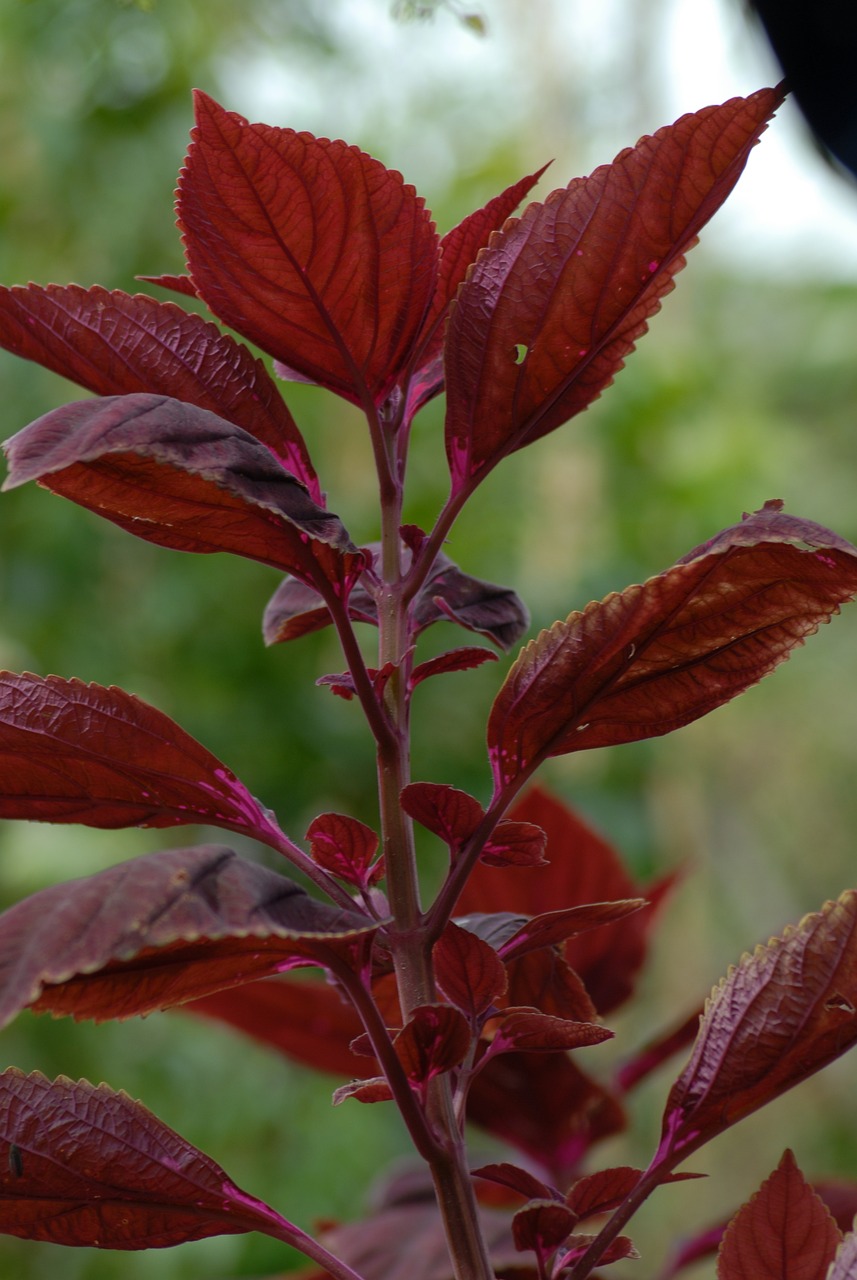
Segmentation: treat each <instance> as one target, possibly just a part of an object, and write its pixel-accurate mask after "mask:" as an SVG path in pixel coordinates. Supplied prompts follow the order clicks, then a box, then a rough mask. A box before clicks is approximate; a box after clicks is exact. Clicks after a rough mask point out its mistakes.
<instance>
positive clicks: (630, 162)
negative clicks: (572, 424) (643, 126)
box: [446, 89, 783, 491]
mask: <svg viewBox="0 0 857 1280" xmlns="http://www.w3.org/2000/svg"><path fill="white" fill-rule="evenodd" d="M782 97H783V94H782V93H781V92H780V91H779V90H776V89H764V90H761V91H760V92H759V93H756V94H754V95H753V96H752V97H750V98H747V99H741V98H733V99H732V100H731V101H730V102H727V103H725V104H724V105H723V106H720V107H708V108H706V109H705V110H703V111H699V112H697V113H696V114H694V115H686V116H683V117H682V118H681V119H680V120H679V121H677V122H676V123H675V124H673V125H668V126H667V127H665V128H663V129H660V130H659V131H658V132H657V133H656V134H654V135H653V136H652V137H648V138H643V139H641V141H640V142H639V143H638V144H637V146H636V147H633V148H629V149H627V150H625V151H623V152H622V153H621V154H620V155H619V156H617V157H616V159H615V160H614V162H613V163H612V164H610V165H603V166H602V167H601V168H599V169H596V171H595V172H594V173H593V174H592V175H591V177H589V178H578V179H575V180H574V181H573V182H571V183H570V184H569V186H568V187H567V188H565V189H561V190H559V191H555V192H553V193H552V194H551V195H550V196H549V197H548V199H547V200H546V201H545V202H544V204H532V205H530V206H529V208H528V209H527V210H526V211H525V213H524V214H523V216H522V217H521V218H519V219H516V220H513V221H510V222H509V223H507V224H506V227H505V228H504V229H503V231H502V232H499V233H498V234H497V235H496V236H494V237H493V238H492V240H491V244H490V246H489V248H487V249H485V250H483V251H482V253H481V254H480V256H479V259H478V261H477V262H476V264H475V266H474V267H473V268H472V269H471V270H470V271H469V273H468V276H467V281H466V283H465V284H464V285H463V286H462V288H461V291H460V293H459V295H458V298H457V300H456V302H455V305H454V306H453V309H452V312H451V316H450V322H449V327H448V329H447V342H446V386H447V425H446V448H447V457H448V459H449V466H450V471H451V474H452V483H453V490H454V491H458V490H460V489H462V488H470V487H472V486H473V484H474V483H476V482H477V480H478V479H479V478H481V477H482V476H483V475H484V474H486V473H487V471H488V470H490V468H491V467H493V466H494V465H495V464H496V463H497V462H498V461H499V460H500V459H501V458H502V457H503V456H504V455H506V454H508V453H511V452H512V451H513V450H515V449H520V448H522V447H523V446H524V445H526V444H529V443H530V442H531V441H533V440H537V439H538V438H539V437H540V436H543V435H545V434H546V433H547V432H549V431H553V430H554V429H555V428H556V427H558V426H560V425H561V424H562V423H563V422H566V421H567V420H568V419H569V418H571V417H572V416H573V415H574V414H576V413H580V412H581V410H583V409H585V408H586V407H587V406H588V405H589V404H590V403H591V402H592V401H593V400H594V399H595V398H596V397H597V396H598V395H600V393H601V392H602V391H603V390H604V388H605V387H606V386H608V385H609V384H610V382H611V381H612V380H613V378H614V376H615V375H616V373H617V372H618V371H619V369H621V367H622V365H623V363H624V361H625V359H626V357H627V356H628V355H629V354H630V352H631V351H632V350H633V349H634V345H635V343H636V342H637V340H638V339H639V338H640V337H641V336H642V335H643V334H644V333H645V331H646V328H647V321H648V319H649V318H650V317H651V316H652V315H654V314H655V312H657V311H658V310H659V308H660V303H661V299H662V298H663V297H664V295H665V294H667V293H668V292H669V291H670V290H671V289H672V287H673V276H674V275H675V274H676V272H677V271H679V270H680V269H681V267H682V266H683V265H684V258H683V254H684V253H685V252H686V251H687V250H688V249H689V248H691V247H692V245H693V244H694V243H695V240H696V236H697V233H698V232H699V230H700V229H701V228H702V226H704V224H705V223H706V222H707V221H708V219H709V218H710V217H711V215H712V214H713V213H715V212H716V210H717V209H718V208H719V207H720V205H721V204H722V203H723V201H724V200H725V199H726V197H727V196H728V194H729V192H730V191H731V190H732V188H733V186H734V185H735V183H736V181H737V180H738V177H739V175H740V173H741V170H742V169H743V167H744V164H745V162H746V159H747V156H748V153H749V151H750V150H751V148H752V147H753V145H754V144H755V143H756V141H757V140H758V138H759V136H760V134H761V133H762V132H763V130H764V129H765V126H766V121H767V120H768V119H769V118H770V116H771V115H772V114H773V112H774V111H775V110H776V108H777V106H779V104H780V102H781V101H782Z"/></svg>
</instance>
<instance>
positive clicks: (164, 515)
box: [3, 394, 362, 581]
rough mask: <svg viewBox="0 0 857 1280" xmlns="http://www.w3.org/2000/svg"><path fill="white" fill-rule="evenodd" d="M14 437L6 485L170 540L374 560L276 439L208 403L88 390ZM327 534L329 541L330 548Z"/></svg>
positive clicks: (288, 558) (279, 556)
mask: <svg viewBox="0 0 857 1280" xmlns="http://www.w3.org/2000/svg"><path fill="white" fill-rule="evenodd" d="M4 448H5V450H6V453H7V456H8V460H9V465H10V474H9V476H8V477H7V479H6V481H5V483H4V485H3V488H4V489H11V488H14V487H15V486H17V485H20V484H24V483H25V482H26V481H28V480H38V481H39V483H40V484H41V485H43V486H44V487H45V488H47V489H50V490H51V491H52V492H53V493H59V494H61V495H62V496H63V497H66V498H71V499H72V500H73V501H75V502H77V503H79V504H80V505H81V506H83V507H87V508H88V509H89V510H91V511H95V512H96V513H97V514H98V515H101V516H104V517H106V518H107V519H108V520H112V521H113V522H114V523H115V524H118V525H119V526H120V527H121V528H123V529H127V530H128V531H129V532H131V533H135V534H137V536H138V537H141V538H145V539H146V540H147V541H149V542H154V543H157V544H158V545H159V546H165V547H172V548H174V549H175V550H178V551H196V552H212V551H231V552H234V553H235V554H236V555H242V556H247V557H248V558H250V559H251V560H260V561H261V562H262V563H263V564H270V565H273V566H274V567H275V568H279V569H285V570H287V571H288V572H291V573H295V574H297V575H299V576H301V577H304V578H306V577H309V578H310V580H317V579H318V574H319V571H320V570H321V571H323V573H324V577H325V578H329V579H331V580H333V581H335V580H336V579H337V578H339V579H340V580H344V579H345V577H346V576H347V575H348V574H351V573H354V572H355V571H356V570H358V569H359V568H360V567H361V566H362V558H361V557H360V556H359V555H357V554H355V555H351V556H343V555H342V552H344V551H348V550H349V549H352V548H351V544H350V542H349V539H348V534H347V533H346V531H345V529H344V528H343V526H342V524H341V523H340V521H339V519H338V518H337V517H336V516H335V515H333V514H332V513H331V512H329V511H325V510H324V509H323V508H321V507H318V506H316V504H315V503H314V502H313V500H312V499H311V498H310V496H309V494H308V493H307V491H306V489H305V488H304V486H303V485H302V484H301V483H300V482H299V481H298V480H296V479H295V478H294V476H292V475H291V474H289V472H287V471H284V470H283V469H282V467H281V466H280V465H279V463H278V462H277V460H276V458H274V456H273V455H272V453H271V452H270V450H269V449H268V448H267V447H266V446H265V445H263V444H261V443H260V442H259V441H258V440H256V439H254V438H253V437H252V436H251V435H249V434H248V433H247V432H246V431H244V430H243V429H242V428H241V427H236V426H235V425H234V424H232V423H230V422H226V420H225V419H223V418H220V417H218V416H217V415H216V414H213V413H210V412H209V411H208V410H207V409H198V408H196V407H195V406H194V405H188V404H183V403H181V401H179V400H172V399H170V398H169V397H167V396H155V395H142V394H140V395H127V396H108V397H106V398H104V399H95V400H83V401H78V402H77V403H74V404H69V405H65V406H63V407H62V408H61V409H55V410H53V411H52V412H51V413H47V414H45V415H44V417H42V418H39V419H37V421H36V422H33V423H31V424H30V425H29V426H28V427H25V428H24V430H23V431H19V432H18V434H17V435H16V436H13V437H12V439H11V440H9V441H7V442H6V444H5V446H4ZM316 540H318V541H320V542H321V543H322V544H329V545H325V547H324V551H325V552H326V555H325V556H323V557H322V558H316V556H315V555H314V552H313V544H314V542H315V541H316ZM352 550H353V549H352ZM334 567H335V568H336V570H337V572H336V573H334Z"/></svg>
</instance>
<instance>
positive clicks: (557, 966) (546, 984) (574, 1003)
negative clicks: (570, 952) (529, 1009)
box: [506, 947, 598, 1022]
mask: <svg viewBox="0 0 857 1280" xmlns="http://www.w3.org/2000/svg"><path fill="white" fill-rule="evenodd" d="M506 968H507V973H508V978H509V989H508V1001H507V1003H508V1004H510V1005H532V1006H534V1007H535V1008H536V1009H538V1010H539V1011H540V1012H541V1013H547V1014H550V1015H551V1017H554V1018H566V1019H570V1020H571V1021H573V1022H594V1021H595V1019H596V1017H597V1016H598V1015H597V1011H596V1009H595V1005H594V1004H593V1003H592V1000H591V999H590V997H589V993H588V991H587V990H586V987H585V986H584V985H583V983H582V982H581V980H580V978H579V976H578V975H577V974H576V973H575V971H574V970H573V969H572V968H571V966H570V965H569V964H568V963H567V962H566V961H565V960H563V958H562V956H561V955H560V954H559V952H558V951H557V950H556V949H555V948H553V947H545V948H543V949H542V950H541V951H530V952H527V954H526V955H523V956H520V957H519V958H518V959H517V960H511V961H509V962H508V963H507V966H506Z"/></svg>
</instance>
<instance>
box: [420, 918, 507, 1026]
mask: <svg viewBox="0 0 857 1280" xmlns="http://www.w3.org/2000/svg"><path fill="white" fill-rule="evenodd" d="M432 957H433V960H434V973H435V978H436V980H437V984H438V986H439V987H440V990H441V991H442V992H443V994H444V995H445V996H446V998H447V1000H449V1001H451V1003H452V1004H454V1005H456V1006H457V1007H458V1008H459V1009H460V1010H461V1011H462V1013H464V1014H465V1016H466V1017H467V1018H469V1019H470V1021H471V1022H473V1021H474V1020H475V1019H476V1018H477V1017H479V1015H480V1014H483V1013H484V1012H485V1011H486V1009H488V1008H490V1006H491V1005H492V1004H494V1002H495V1001H496V1000H499V999H500V997H501V996H502V995H503V993H504V992H505V990H506V969H505V966H504V965H503V962H502V960H501V959H500V958H499V956H498V955H497V952H496V951H495V950H494V948H493V947H491V946H489V944H488V943H487V942H483V941H482V939H481V938H478V937H477V936H476V934H475V933H471V932H470V930H469V929H462V928H459V926H458V925H457V924H453V923H450V924H448V925H447V926H446V928H445V929H444V931H443V933H442V934H441V936H440V937H439V938H438V940H437V942H436V943H435V945H434V948H433V950H432Z"/></svg>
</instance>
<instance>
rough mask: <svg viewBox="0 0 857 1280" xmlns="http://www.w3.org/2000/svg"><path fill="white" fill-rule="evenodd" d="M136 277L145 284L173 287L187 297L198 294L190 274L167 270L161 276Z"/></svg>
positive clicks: (173, 290)
mask: <svg viewBox="0 0 857 1280" xmlns="http://www.w3.org/2000/svg"><path fill="white" fill-rule="evenodd" d="M135 279H136V280H140V281H142V283H143V284H156V285H158V286H159V287H160V288H161V289H171V290H172V292H173V293H181V294H182V295H183V296H184V297H186V298H195V297H196V296H197V295H196V289H194V287H193V281H192V280H191V278H190V276H188V275H171V274H170V273H169V272H165V273H164V274H163V275H160V276H135Z"/></svg>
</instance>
